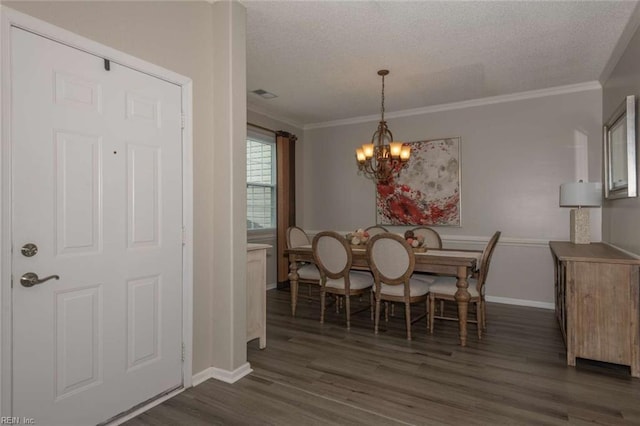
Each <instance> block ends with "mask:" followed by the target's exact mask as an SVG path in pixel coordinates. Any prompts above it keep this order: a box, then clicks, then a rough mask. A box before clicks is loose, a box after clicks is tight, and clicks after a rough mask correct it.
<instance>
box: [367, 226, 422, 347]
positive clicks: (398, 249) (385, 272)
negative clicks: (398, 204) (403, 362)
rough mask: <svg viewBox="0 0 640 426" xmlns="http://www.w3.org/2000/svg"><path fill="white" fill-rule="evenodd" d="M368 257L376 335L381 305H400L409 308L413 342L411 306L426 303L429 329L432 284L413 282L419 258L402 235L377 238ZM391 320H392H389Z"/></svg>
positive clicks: (384, 234) (387, 234)
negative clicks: (429, 297)
mask: <svg viewBox="0 0 640 426" xmlns="http://www.w3.org/2000/svg"><path fill="white" fill-rule="evenodd" d="M367 257H368V259H369V266H370V267H371V272H372V273H373V279H374V282H375V291H374V298H375V302H376V312H375V325H374V327H375V328H374V330H375V334H378V325H379V323H380V303H381V302H382V301H385V302H399V303H404V306H405V321H406V326H407V340H411V324H412V321H411V304H412V303H419V302H424V307H425V318H426V321H427V327H428V326H429V316H428V307H429V301H428V293H429V287H430V283H428V282H425V281H422V280H417V279H415V278H412V275H413V268H414V267H415V264H416V257H415V254H414V253H413V249H412V248H411V245H409V243H408V242H407V240H405V239H404V238H402V237H401V236H399V235H396V234H391V233H388V232H385V233H382V234H378V235H374V236H373V237H372V238H371V239H370V240H369V242H368V243H367ZM387 319H388V317H387Z"/></svg>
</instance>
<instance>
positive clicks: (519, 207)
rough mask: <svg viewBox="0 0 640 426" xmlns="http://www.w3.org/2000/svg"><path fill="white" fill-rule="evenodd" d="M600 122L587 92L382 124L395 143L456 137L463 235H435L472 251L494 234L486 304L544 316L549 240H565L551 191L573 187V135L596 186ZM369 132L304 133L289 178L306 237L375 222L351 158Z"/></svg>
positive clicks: (549, 287) (458, 231)
mask: <svg viewBox="0 0 640 426" xmlns="http://www.w3.org/2000/svg"><path fill="white" fill-rule="evenodd" d="M601 116H602V112H601V90H600V89H592V90H585V91H580V92H574V93H563V94H555V95H549V96H544V97H537V98H529V99H521V100H514V101H509V102H502V103H494V104H487V105H482V106H475V107H466V108H461V109H456V110H449V111H441V112H433V113H428V114H422V115H415V116H407V117H402V118H392V119H387V122H388V125H389V128H390V129H391V130H392V131H393V134H394V136H395V137H396V138H398V139H399V140H403V141H406V142H410V141H420V140H428V139H439V138H448V137H458V136H459V137H461V138H462V147H461V206H462V208H461V210H462V220H461V222H462V226H460V227H435V229H436V230H437V231H438V232H439V233H440V234H441V235H442V236H443V238H444V244H445V247H452V248H453V247H456V248H463V247H468V248H474V249H481V248H482V247H483V246H484V245H485V244H486V242H487V241H488V239H489V237H490V236H491V235H492V234H493V233H494V232H495V231H497V230H501V231H502V237H501V241H500V243H499V245H498V247H497V249H496V254H495V255H494V257H493V260H492V267H491V272H490V276H489V281H488V284H487V295H488V296H490V297H494V298H504V299H512V301H515V302H519V301H525V302H527V303H529V302H531V303H532V304H534V305H535V304H536V303H538V304H541V305H544V306H546V307H550V306H551V304H552V303H553V300H554V295H553V263H552V259H551V255H550V252H549V248H548V241H549V240H568V239H569V209H566V208H560V207H559V193H558V192H559V187H560V184H561V183H564V182H571V181H573V180H574V176H575V156H576V153H575V135H574V133H575V130H579V131H580V132H581V133H582V134H584V135H586V137H587V139H588V146H589V169H590V170H589V176H590V178H591V177H593V180H596V178H599V171H598V170H597V165H598V164H600V162H601V153H600V151H599V150H597V149H592V146H597V144H598V143H599V142H598V141H599V140H600V139H601V132H600V124H601ZM376 124H377V123H376V122H367V123H358V124H351V125H341V126H333V127H324V128H316V129H307V130H305V134H304V142H303V144H302V145H303V150H304V152H303V158H302V163H301V165H300V167H299V168H298V169H297V175H296V178H297V179H300V180H301V181H303V182H304V188H300V193H299V194H300V195H301V198H300V199H299V202H298V208H299V209H301V210H302V215H301V217H303V218H304V221H303V223H302V224H301V225H302V226H303V227H304V228H305V229H307V230H313V231H320V230H324V229H334V230H339V231H349V230H353V229H355V228H359V227H366V226H369V225H372V224H374V223H375V222H376V214H375V187H374V185H373V183H372V182H371V181H370V180H368V179H366V178H364V177H362V176H359V175H358V174H357V167H356V162H355V156H354V152H355V149H356V148H357V147H358V146H359V144H362V143H365V142H367V141H368V140H369V139H370V138H371V134H372V133H373V131H374V130H375V128H376ZM329 206H330V207H329ZM299 211H300V210H299ZM595 216H598V215H595ZM391 229H392V230H393V231H396V232H402V231H404V230H405V229H407V227H391Z"/></svg>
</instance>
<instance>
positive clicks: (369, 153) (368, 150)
mask: <svg viewBox="0 0 640 426" xmlns="http://www.w3.org/2000/svg"><path fill="white" fill-rule="evenodd" d="M362 152H363V153H364V156H365V157H366V158H371V157H373V144H372V143H365V144H364V145H362Z"/></svg>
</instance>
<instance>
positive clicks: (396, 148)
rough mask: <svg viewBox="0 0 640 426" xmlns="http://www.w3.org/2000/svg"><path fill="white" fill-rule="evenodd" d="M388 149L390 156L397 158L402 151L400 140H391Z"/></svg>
mask: <svg viewBox="0 0 640 426" xmlns="http://www.w3.org/2000/svg"><path fill="white" fill-rule="evenodd" d="M389 149H390V150H391V157H393V158H399V157H400V153H401V151H402V142H391V143H390V144H389Z"/></svg>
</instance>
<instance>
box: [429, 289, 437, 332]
mask: <svg viewBox="0 0 640 426" xmlns="http://www.w3.org/2000/svg"><path fill="white" fill-rule="evenodd" d="M435 310H436V297H435V296H434V295H433V294H430V295H429V333H431V334H433V322H434V320H435V318H434V317H435Z"/></svg>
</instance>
